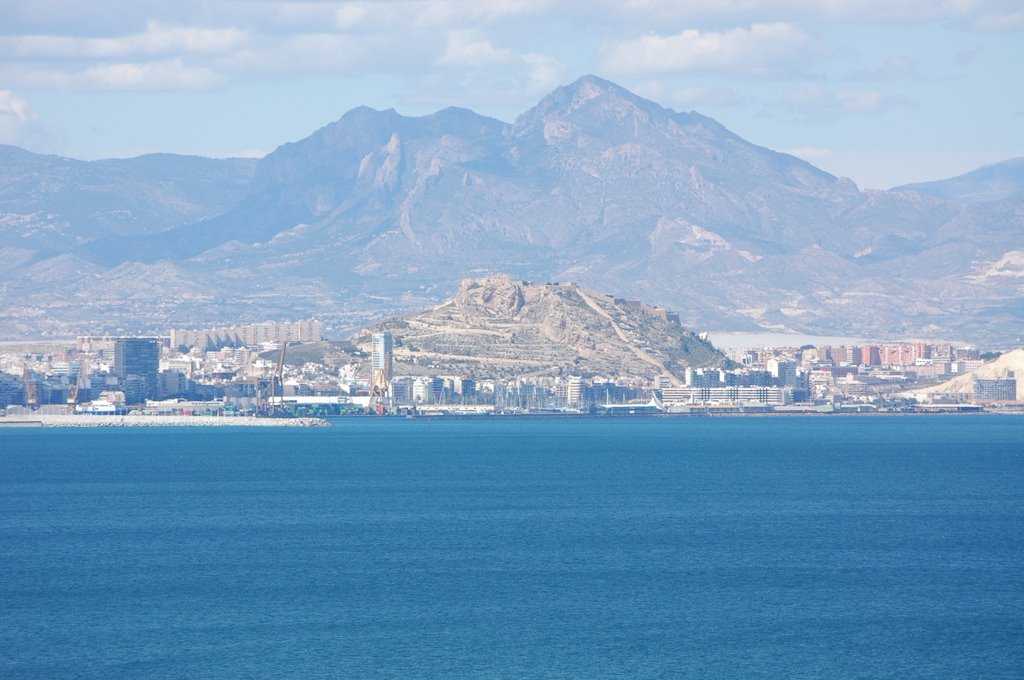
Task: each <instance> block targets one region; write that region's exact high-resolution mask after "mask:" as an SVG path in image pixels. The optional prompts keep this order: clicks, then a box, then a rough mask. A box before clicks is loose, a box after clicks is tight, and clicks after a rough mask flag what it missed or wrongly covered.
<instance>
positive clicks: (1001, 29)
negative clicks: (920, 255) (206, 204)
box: [0, 0, 1024, 188]
mask: <svg viewBox="0 0 1024 680" xmlns="http://www.w3.org/2000/svg"><path fill="white" fill-rule="evenodd" d="M588 73H593V74H597V75H599V76H602V77H605V78H608V79H609V80H612V81H614V82H617V83H619V84H621V85H623V86H624V87H626V88H628V89H630V90H632V91H634V92H636V93H638V94H641V95H643V96H646V97H648V98H650V99H653V100H654V101H656V102H658V103H659V104H661V105H663V106H667V107H670V108H673V109H676V110H683V111H690V110H695V111H699V112H701V113H704V114H705V115H709V116H711V117H713V118H715V119H717V120H718V121H720V122H721V123H723V124H724V125H726V126H727V127H729V128H730V129H732V130H733V131H734V132H736V133H737V134H739V135H740V136H742V137H744V138H746V139H748V140H750V141H751V142H754V143H756V144H760V145H762V146H767V147H770V148H773V149H777V150H781V151H788V152H790V153H793V154H795V155H798V156H801V157H803V158H806V159H807V160H809V161H811V162H812V163H814V164H816V165H818V166H819V167H821V168H823V169H825V170H827V171H829V172H832V173H833V174H836V175H841V176H847V177H850V178H852V179H853V180H854V181H856V182H857V183H858V185H860V186H861V187H864V188H888V187H890V186H893V185H896V184H900V183H904V182H913V181H922V180H928V179H940V178H944V177H950V176H954V175H957V174H960V173H963V172H966V171H968V170H971V169H973V168H975V167H978V166H980V165H983V164H986V163H991V162H995V161H999V160H1003V159H1006V158H1012V157H1016V156H1022V155H1024V2H1022V1H1021V0H781V1H776V2H769V1H767V0H717V1H716V2H707V0H702V1H701V2H690V1H688V0H682V1H680V0H675V1H673V0H617V1H610V0H609V1H606V0H596V1H593V2H589V3H583V2H564V1H562V2H556V1H554V0H496V1H494V2H487V1H486V0H480V1H477V2H464V1H462V0H394V1H391V0H370V1H364V2H326V1H325V2H317V1H312V2H276V1H257V0H226V1H223V2H213V1H200V0H176V1H174V2H170V1H160V2H147V1H145V0H114V1H107V2H105V1H103V0H99V1H98V2H94V3H82V2H81V1H80V0H32V1H31V2H26V1H25V0H17V1H12V0H0V143H7V144H15V145H18V146H22V147H25V148H28V149H30V150H32V151H37V152H45V153H59V154H62V155H66V156H71V157H74V158H84V159H93V158H108V157H124V156H133V155H138V154H141V153H147V152H154V151H167V152H174V153H189V154H200V155H206V156H233V155H248V156H258V155H262V154H265V153H268V152H270V151H272V150H273V149H274V148H275V147H277V146H279V145H280V144H283V143H285V142H289V141H294V140H297V139H301V138H302V137H305V136H307V135H308V134H310V133H311V132H312V131H313V130H315V129H317V128H319V127H321V126H323V125H325V124H327V123H329V122H331V121H334V120H337V119H338V118H339V117H341V115H342V114H343V113H344V112H345V111H347V110H349V109H351V108H353V107H355V106H359V105H364V104H365V105H368V106H372V107H374V108H380V109H385V108H395V109H397V110H398V111H399V112H400V113H403V114H406V115H421V114H426V113H430V112H433V111H435V110H437V109H440V108H444V107H445V106H452V105H455V106H465V107H468V108H471V109H473V110H475V111H477V112H479V113H483V114H486V115H491V116H494V117H496V118H499V119H501V120H505V121H511V120H513V119H514V118H515V117H516V116H517V115H518V114H520V113H522V112H523V111H525V110H527V109H528V108H530V107H531V106H532V105H534V104H535V103H536V102H537V101H538V100H539V99H540V98H541V97H543V96H544V95H545V94H547V93H548V92H550V91H551V90H552V89H554V88H555V87H557V86H558V85H562V84H566V83H569V82H571V81H573V80H575V79H576V78H578V77H579V76H581V75H585V74H588Z"/></svg>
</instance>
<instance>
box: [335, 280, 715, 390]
mask: <svg viewBox="0 0 1024 680" xmlns="http://www.w3.org/2000/svg"><path fill="white" fill-rule="evenodd" d="M375 332H387V333H391V334H392V335H393V336H394V337H395V361H396V369H395V370H396V373H410V372H412V373H417V372H421V371H424V370H428V369H429V371H430V372H433V373H439V374H445V375H463V374H466V375H477V376H490V377H514V376H524V375H528V374H540V373H551V372H560V373H562V374H564V375H581V376H592V375H602V376H619V375H634V376H645V377H653V376H657V375H673V376H676V378H682V377H683V375H684V372H685V370H686V368H687V367H688V366H693V367H703V366H718V365H721V364H723V363H724V361H725V359H724V357H723V356H722V355H721V354H720V353H719V352H717V351H716V350H715V349H714V348H713V347H712V346H711V345H710V344H709V343H707V342H706V341H704V340H701V339H700V338H698V337H697V336H695V335H694V334H693V333H691V332H689V331H687V330H685V329H684V328H683V327H682V326H681V325H680V324H679V320H678V317H676V316H675V315H674V314H672V313H670V312H667V311H665V310H663V309H659V308H656V307H651V306H649V305H645V304H643V303H641V302H638V301H627V300H622V299H616V298H613V297H611V296H608V295H603V294H601V293H596V292H594V291H590V290H587V289H585V288H581V287H580V286H577V285H575V284H557V283H555V284H553V283H546V284H531V283H528V282H525V281H519V280H514V279H512V278H511V277H509V276H491V277H485V278H478V279H467V280H465V281H463V282H462V284H461V285H460V287H459V291H458V293H457V294H456V296H455V297H454V298H453V299H451V300H449V301H447V302H445V303H443V304H441V305H439V306H437V307H435V308H434V309H431V310H429V311H426V312H421V313H418V314H410V315H406V316H402V317H399V318H395V319H389V320H387V321H383V322H380V323H378V324H375V325H373V326H371V327H370V328H368V329H366V330H365V331H364V332H363V333H362V334H360V335H359V336H357V337H356V338H354V341H355V342H356V343H357V344H359V345H361V346H362V347H363V348H364V349H366V350H367V351H369V341H370V335H371V334H372V333H375ZM417 369H419V370H417Z"/></svg>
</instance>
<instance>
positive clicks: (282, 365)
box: [0, 320, 1022, 425]
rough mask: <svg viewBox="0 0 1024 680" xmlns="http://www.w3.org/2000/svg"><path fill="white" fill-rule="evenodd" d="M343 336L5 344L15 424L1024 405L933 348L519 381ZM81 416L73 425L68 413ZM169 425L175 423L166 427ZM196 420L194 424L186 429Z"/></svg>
mask: <svg viewBox="0 0 1024 680" xmlns="http://www.w3.org/2000/svg"><path fill="white" fill-rule="evenodd" d="M365 339H366V340H368V342H362V343H357V342H352V341H347V342H331V341H327V340H325V339H324V338H323V329H322V326H321V324H320V322H318V321H316V320H304V321H298V322H292V323H279V322H265V323H259V324H250V325H243V326H233V327H221V328H208V329H188V330H184V329H182V330H178V329H175V330H171V331H170V332H169V333H168V334H167V335H165V336H162V337H117V336H80V337H78V338H77V339H75V340H74V341H71V342H68V343H66V346H62V345H60V344H59V343H50V344H49V345H48V346H47V347H45V348H44V349H38V348H36V349H32V348H28V347H25V346H13V347H12V346H7V347H5V348H3V349H2V351H0V408H2V409H3V413H4V415H5V416H6V417H8V418H12V417H15V418H25V417H29V416H39V417H44V416H46V417H51V419H52V417H57V416H61V417H62V418H61V419H60V420H59V421H57V422H60V423H62V424H65V425H66V424H69V423H70V424H74V423H75V422H88V421H80V420H75V419H73V417H76V416H77V417H79V418H84V417H87V416H101V415H102V416H115V415H116V416H128V415H131V416H133V417H136V418H138V417H157V416H163V417H173V418H175V419H176V420H175V422H178V423H182V419H188V418H201V417H205V418H210V417H213V416H216V417H224V418H227V417H232V418H237V419H238V420H235V421H233V422H234V423H236V424H245V423H246V421H245V420H243V419H244V418H250V419H251V418H255V417H259V416H262V417H264V418H265V417H275V418H301V417H306V418H308V417H325V416H342V415H360V414H374V415H405V416H421V415H422V416H430V415H435V416H436V415H449V416H458V415H465V416H469V415H572V414H588V415H596V414H606V415H644V414H649V415H656V414H677V415H688V414H689V415H710V414H746V413H760V414H765V413H776V414H784V413H865V412H901V413H905V412H976V411H981V410H997V411H1000V412H1006V411H1012V410H1015V409H1021V408H1022V403H1021V402H1020V401H1019V393H1018V381H1017V377H1016V371H1015V370H1014V368H1013V365H1014V364H1013V362H1012V361H1011V362H1007V358H1008V357H1010V358H1012V355H1014V354H1018V353H1021V352H1020V351H1019V350H1018V351H1016V352H1009V353H1000V352H992V351H986V350H984V349H980V348H977V347H973V346H954V345H951V344H936V343H924V342H903V343H864V344H857V345H852V344H851V345H839V346H832V345H828V346H814V345H810V344H805V345H801V346H788V347H787V346H773V347H769V346H762V347H738V348H731V349H729V350H726V351H725V352H724V353H723V354H724V356H725V360H724V361H723V362H721V364H720V365H718V366H714V367H703V368H693V367H687V368H686V369H685V370H683V371H680V374H679V375H675V374H671V373H662V374H656V373H655V374H651V373H648V374H646V375H640V374H626V373H623V374H605V375H597V374H593V373H588V372H586V371H580V372H573V371H572V370H570V369H568V368H567V367H564V366H563V367H552V368H551V370H549V371H546V372H545V371H533V372H531V374H526V375H519V376H511V377H509V376H507V375H505V376H503V377H495V376H494V375H487V374H464V373H460V374H449V373H442V372H438V371H437V370H436V369H437V368H438V366H436V365H434V364H431V363H429V362H427V361H424V360H420V359H417V358H416V357H412V358H410V353H409V352H408V351H406V352H403V351H400V350H401V345H402V339H401V337H400V336H398V335H393V334H391V333H372V334H369V335H367V336H366V338H365ZM69 417H72V420H69ZM143 422H149V421H143ZM167 422H170V421H167ZM193 422H194V423H199V422H200V421H199V420H194V421H189V420H185V421H184V423H183V424H189V423H193Z"/></svg>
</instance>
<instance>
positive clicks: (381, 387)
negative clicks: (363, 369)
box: [367, 352, 393, 415]
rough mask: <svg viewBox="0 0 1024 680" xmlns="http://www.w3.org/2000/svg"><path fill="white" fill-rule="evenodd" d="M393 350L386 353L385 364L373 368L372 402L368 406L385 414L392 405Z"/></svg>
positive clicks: (380, 413)
mask: <svg viewBox="0 0 1024 680" xmlns="http://www.w3.org/2000/svg"><path fill="white" fill-rule="evenodd" d="M392 361H393V359H392V355H391V352H385V353H384V366H383V367H378V368H375V369H373V376H372V378H371V383H370V402H369V404H367V408H368V409H369V410H370V411H374V412H376V413H377V414H378V415H383V414H384V412H385V411H386V410H387V409H388V408H390V407H391V405H392V404H391V372H390V370H389V368H390V366H391V363H392Z"/></svg>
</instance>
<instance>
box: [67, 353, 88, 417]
mask: <svg viewBox="0 0 1024 680" xmlns="http://www.w3.org/2000/svg"><path fill="white" fill-rule="evenodd" d="M88 375H89V360H88V359H82V360H81V362H80V363H79V364H78V376H77V377H76V378H75V383H74V384H73V385H69V386H68V405H69V406H74V405H75V404H77V403H78V393H79V392H81V391H82V386H83V385H85V378H86V376H88Z"/></svg>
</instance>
